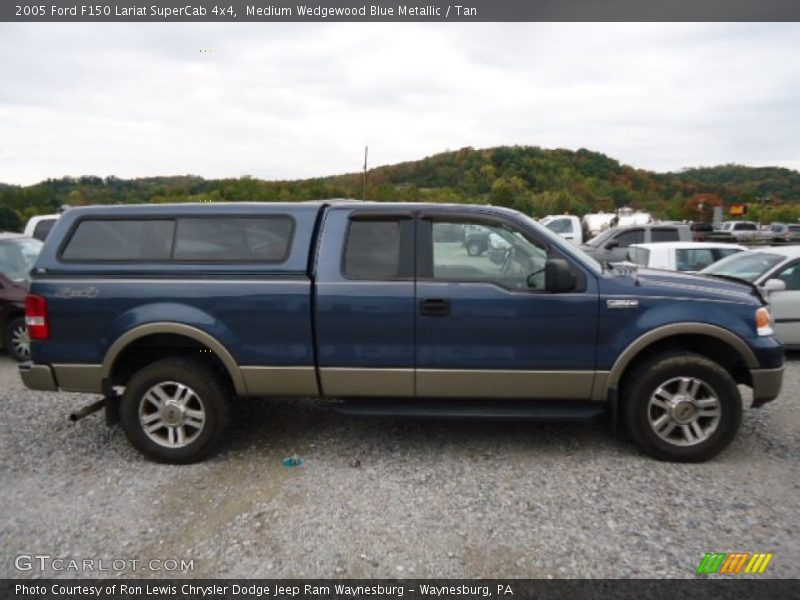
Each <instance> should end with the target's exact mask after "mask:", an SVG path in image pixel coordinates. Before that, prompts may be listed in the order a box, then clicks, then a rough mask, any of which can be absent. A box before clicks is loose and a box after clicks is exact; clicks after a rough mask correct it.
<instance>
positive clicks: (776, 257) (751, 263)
mask: <svg viewBox="0 0 800 600" xmlns="http://www.w3.org/2000/svg"><path fill="white" fill-rule="evenodd" d="M785 259H786V257H785V256H781V255H780V254H771V253H769V252H740V253H738V254H734V255H732V256H728V257H727V258H723V259H722V260H721V261H719V262H716V263H714V264H713V265H710V266H708V267H706V268H705V269H703V270H702V271H700V273H701V274H702V275H727V276H728V277H736V278H737V279H744V280H745V281H750V282H754V281H755V280H756V279H758V278H759V277H761V276H762V275H763V274H764V273H766V272H767V271H768V270H770V269H771V268H772V267H774V266H775V265H777V264H778V263H779V262H781V261H783V260H785Z"/></svg>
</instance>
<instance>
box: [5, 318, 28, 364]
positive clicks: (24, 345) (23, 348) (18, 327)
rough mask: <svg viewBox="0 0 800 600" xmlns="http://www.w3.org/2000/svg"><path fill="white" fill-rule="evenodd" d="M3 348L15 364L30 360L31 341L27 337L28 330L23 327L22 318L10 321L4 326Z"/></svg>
mask: <svg viewBox="0 0 800 600" xmlns="http://www.w3.org/2000/svg"><path fill="white" fill-rule="evenodd" d="M3 346H5V348H6V351H7V352H8V354H9V355H10V356H11V358H13V359H14V360H16V361H17V362H23V361H26V360H30V359H31V340H30V338H29V337H28V328H27V327H26V326H25V318H24V317H17V318H16V319H12V320H11V322H10V323H9V324H8V325H7V326H6V331H5V335H4V336H3Z"/></svg>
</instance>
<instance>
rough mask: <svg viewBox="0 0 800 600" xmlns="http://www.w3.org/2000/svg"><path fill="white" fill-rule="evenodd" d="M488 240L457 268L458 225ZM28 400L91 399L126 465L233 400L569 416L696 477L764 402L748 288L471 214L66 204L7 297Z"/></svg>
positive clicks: (777, 347)
mask: <svg viewBox="0 0 800 600" xmlns="http://www.w3.org/2000/svg"><path fill="white" fill-rule="evenodd" d="M474 226H480V227H483V228H484V229H485V230H487V231H489V232H490V233H491V234H493V235H495V236H497V237H498V238H499V239H502V240H504V243H503V244H502V246H503V247H504V248H505V250H504V253H505V254H504V256H503V257H502V259H501V260H497V259H495V260H492V259H490V258H489V257H487V256H486V255H471V254H470V253H469V252H467V249H466V248H465V246H464V244H463V241H462V239H463V237H464V236H463V235H455V234H454V233H453V232H454V231H457V230H458V229H460V228H463V229H466V228H474ZM26 322H27V326H28V329H29V334H30V337H31V340H32V343H31V346H32V360H31V361H30V362H27V363H23V364H22V365H21V366H20V370H21V375H22V378H23V380H24V382H25V384H26V385H27V386H28V387H30V388H32V389H36V390H47V391H57V390H62V391H67V392H84V393H94V394H101V395H102V396H103V398H104V399H103V400H102V401H98V403H96V404H100V403H101V402H102V406H105V408H106V414H107V416H110V417H114V416H117V417H118V418H119V420H120V421H121V424H122V426H123V429H124V431H125V433H126V435H127V437H128V438H129V440H130V442H131V443H132V444H133V445H134V446H135V447H136V448H137V449H139V450H140V451H141V452H142V453H143V454H145V455H146V456H148V457H150V458H152V459H154V460H157V461H163V462H172V463H187V462H193V461H197V460H200V459H202V458H203V457H205V456H207V455H208V454H209V453H210V452H211V451H212V450H213V449H214V447H215V446H217V444H218V442H219V441H220V439H221V438H222V437H223V433H224V430H225V425H226V422H227V420H228V416H229V413H230V412H231V411H232V410H233V409H232V404H231V402H230V400H231V399H232V398H234V397H235V396H238V397H240V398H251V397H287V396H299V397H318V398H321V399H324V400H326V401H329V402H330V405H331V406H332V407H334V408H335V409H337V410H340V411H342V412H345V413H351V414H373V415H420V416H426V415H427V416H465V417H479V418H491V417H505V418H509V417H510V418H517V417H520V418H523V417H525V418H543V419H547V418H554V419H569V418H575V419H578V418H590V417H594V416H598V415H602V414H607V415H609V416H610V417H611V419H613V422H614V423H620V424H622V425H624V426H625V427H626V429H627V430H628V431H629V433H630V435H631V437H632V438H633V440H634V441H635V442H636V443H637V444H638V446H639V447H640V448H641V449H642V450H643V451H644V452H646V453H648V454H650V455H652V456H654V457H656V458H659V459H664V460H674V461H702V460H706V459H708V458H710V457H712V456H714V455H715V454H717V453H718V452H720V451H721V450H722V449H723V448H724V447H725V446H727V445H728V444H729V443H730V441H731V440H732V439H733V437H734V436H735V434H736V431H737V429H738V427H739V424H740V422H741V419H742V400H741V397H740V394H739V389H738V387H737V384H743V385H746V386H750V387H751V388H752V389H753V398H754V401H753V404H754V405H755V406H761V405H763V404H764V403H766V402H768V401H770V400H773V399H774V398H775V397H776V396H778V394H779V392H780V388H781V382H782V376H783V347H782V346H781V343H780V341H779V340H778V339H777V338H776V337H775V336H774V334H773V330H772V327H771V321H770V315H769V312H768V310H767V308H766V306H765V302H764V299H763V298H762V296H761V295H760V293H759V291H758V289H757V288H755V287H754V286H752V285H749V284H747V283H745V282H735V281H731V280H725V279H721V278H711V277H698V276H688V275H682V274H677V273H668V272H657V271H646V270H643V269H635V268H631V267H614V266H610V265H602V264H600V263H598V262H596V261H595V260H593V259H592V258H590V257H588V256H587V255H586V254H584V253H583V252H581V251H580V250H579V249H577V248H575V247H574V246H573V245H571V244H569V243H568V242H565V241H564V240H563V239H561V238H560V237H558V236H556V235H555V234H553V233H552V232H550V231H549V230H547V229H546V228H544V227H541V226H540V225H538V224H537V223H536V222H535V221H533V220H531V219H530V218H528V217H526V216H524V215H522V214H520V213H518V212H515V211H512V210H506V209H502V208H497V207H491V206H458V205H436V204H391V203H361V202H353V201H332V202H313V203H301V204H278V203H252V204H250V203H248V204H242V203H225V204H201V205H193V204H180V205H142V206H97V207H85V208H75V209H73V210H70V211H69V212H67V213H65V214H64V215H63V216H62V217H61V219H60V220H59V221H58V223H57V224H56V225H55V228H54V229H53V231H52V233H51V235H50V236H49V237H48V239H47V242H46V244H45V246H44V248H43V250H42V252H41V254H40V256H39V259H38V262H37V263H36V265H35V267H34V269H33V272H32V284H31V293H30V295H29V296H28V298H27V302H26Z"/></svg>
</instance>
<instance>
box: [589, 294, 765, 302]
mask: <svg viewBox="0 0 800 600" xmlns="http://www.w3.org/2000/svg"><path fill="white" fill-rule="evenodd" d="M630 297H631V296H630V295H628V296H625V295H616V294H608V295H604V296H601V299H604V298H630ZM638 298H639V300H640V301H645V300H683V301H684V302H711V303H715V304H751V303H750V302H747V301H745V299H744V298H743V299H742V300H724V299H722V298H692V297H691V296H638ZM750 298H752V296H750Z"/></svg>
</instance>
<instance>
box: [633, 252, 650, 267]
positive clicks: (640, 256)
mask: <svg viewBox="0 0 800 600" xmlns="http://www.w3.org/2000/svg"><path fill="white" fill-rule="evenodd" d="M628 260H629V261H631V262H632V263H636V264H637V265H639V266H642V267H646V266H647V265H648V264H649V263H650V250H648V249H647V248H628Z"/></svg>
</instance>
